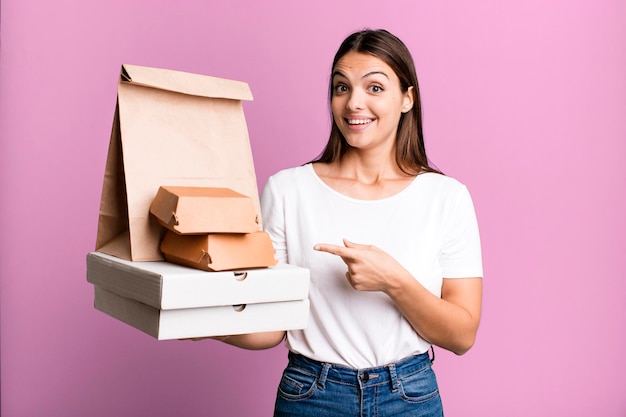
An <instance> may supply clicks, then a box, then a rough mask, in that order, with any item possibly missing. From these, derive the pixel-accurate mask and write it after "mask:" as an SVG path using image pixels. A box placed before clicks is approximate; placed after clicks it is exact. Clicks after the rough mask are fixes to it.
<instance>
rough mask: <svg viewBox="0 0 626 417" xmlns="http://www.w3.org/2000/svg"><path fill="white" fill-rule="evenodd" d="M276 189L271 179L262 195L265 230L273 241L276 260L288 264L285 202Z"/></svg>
mask: <svg viewBox="0 0 626 417" xmlns="http://www.w3.org/2000/svg"><path fill="white" fill-rule="evenodd" d="M274 187H275V185H274V179H273V178H272V177H270V178H269V179H268V180H267V183H266V184H265V187H264V188H263V192H262V193H261V217H262V219H263V230H264V231H265V232H266V233H267V234H269V236H270V238H271V240H272V244H273V245H274V254H275V256H276V259H278V261H279V262H284V263H287V261H288V256H287V242H286V238H285V215H284V208H283V201H282V199H280V198H279V197H278V195H277V193H276V190H275V189H274Z"/></svg>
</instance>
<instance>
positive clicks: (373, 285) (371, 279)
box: [314, 239, 408, 292]
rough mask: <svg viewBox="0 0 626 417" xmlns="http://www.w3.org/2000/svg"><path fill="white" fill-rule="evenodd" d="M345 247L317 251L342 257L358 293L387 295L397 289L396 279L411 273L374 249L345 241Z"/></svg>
mask: <svg viewBox="0 0 626 417" xmlns="http://www.w3.org/2000/svg"><path fill="white" fill-rule="evenodd" d="M343 243H344V245H345V246H339V245H331V244H327V243H320V244H317V245H315V246H314V249H315V250H317V251H321V252H327V253H330V254H333V255H336V256H339V257H341V259H342V260H343V261H344V262H345V264H346V266H347V267H348V272H346V278H347V279H348V282H350V285H352V287H353V288H354V289H355V290H358V291H383V292H387V291H388V290H389V289H390V288H392V287H395V286H397V282H396V279H397V278H398V277H401V276H403V275H404V274H407V273H408V272H407V271H406V270H405V269H404V268H403V267H402V265H400V264H399V263H398V261H396V260H395V259H394V258H393V257H392V256H391V255H389V254H388V253H387V252H385V251H383V250H382V249H380V248H378V247H376V246H373V245H362V244H358V243H353V242H350V241H349V240H347V239H344V240H343Z"/></svg>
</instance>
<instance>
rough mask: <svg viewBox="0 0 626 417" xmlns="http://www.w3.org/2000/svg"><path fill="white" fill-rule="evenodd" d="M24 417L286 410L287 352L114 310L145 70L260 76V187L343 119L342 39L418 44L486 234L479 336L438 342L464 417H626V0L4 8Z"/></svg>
mask: <svg viewBox="0 0 626 417" xmlns="http://www.w3.org/2000/svg"><path fill="white" fill-rule="evenodd" d="M1 19H2V20H1V26H0V27H1V33H0V35H1V44H0V48H1V49H0V58H1V65H2V66H1V71H0V81H1V84H0V92H1V96H0V97H1V98H0V105H1V116H0V134H1V143H0V146H1V148H0V186H1V188H0V190H1V194H0V198H1V202H0V305H1V311H0V319H1V323H0V325H1V326H0V328H1V339H0V341H1V346H0V348H1V350H0V352H1V386H2V391H1V401H2V410H1V412H2V416H4V417H21V416H30V417H37V416H64V417H67V416H92V417H100V416H103V417H104V416H113V415H115V416H147V415H150V416H173V415H179V416H186V417H194V416H251V417H256V416H267V415H270V414H271V410H272V405H273V400H274V395H275V389H276V385H277V383H278V379H279V377H280V373H281V371H282V368H283V366H284V364H285V362H286V352H285V350H284V348H283V347H280V348H276V349H273V350H269V351H262V352H249V351H243V350H237V349H235V348H232V347H229V346H225V345H221V344H219V343H217V342H212V341H207V342H197V343H194V342H180V341H163V342H157V341H156V340H154V339H152V338H151V337H149V336H146V335H144V334H143V333H140V332H139V331H136V330H134V329H132V328H130V327H128V326H126V325H123V324H121V323H119V322H117V321H115V320H113V319H111V318H109V317H107V316H105V315H103V314H101V313H99V312H97V311H95V310H94V309H93V306H92V305H93V293H92V286H91V285H89V284H88V283H87V282H86V279H85V255H86V253H87V252H89V251H91V250H93V248H94V243H95V237H96V224H97V217H98V207H99V199H100V192H101V187H102V179H103V172H104V164H105V157H106V151H107V146H108V141H109V134H110V129H111V122H112V118H113V111H114V107H115V98H116V83H117V77H118V73H119V68H120V65H121V64H122V63H131V64H137V65H148V66H156V67H163V68H172V69H178V70H184V71H190V72H197V73H202V74H206V75H214V76H220V77H226V78H232V79H237V80H243V81H246V82H248V83H249V84H250V87H251V89H252V92H253V94H254V96H255V101H253V102H251V103H246V104H245V107H244V108H245V111H246V117H247V121H248V125H249V130H250V136H251V142H252V147H253V152H254V158H255V164H256V168H257V175H258V181H259V186H263V184H264V183H265V180H266V179H267V176H268V175H270V174H271V173H273V172H275V171H277V170H279V169H281V168H284V167H288V166H292V165H296V164H301V163H303V162H305V161H308V160H310V159H311V158H313V157H314V156H315V155H317V153H318V152H319V151H320V150H321V148H322V146H323V144H324V143H325V140H326V137H327V132H328V114H327V103H326V83H327V77H328V72H329V65H330V61H331V59H332V55H333V54H334V52H335V50H336V48H337V46H338V45H339V43H340V41H341V40H342V39H343V38H344V37H345V36H346V35H347V34H348V33H350V32H351V31H353V30H355V29H359V28H361V27H365V26H369V27H385V28H388V29H389V30H391V31H392V32H394V33H396V34H397V35H398V36H400V37H401V38H402V39H403V40H404V41H405V42H406V43H407V45H408V46H409V48H410V49H411V50H412V52H413V54H414V57H415V60H416V63H417V67H418V74H419V77H420V82H421V88H422V94H423V95H422V98H423V101H424V109H425V110H424V114H425V121H426V122H425V123H426V124H425V131H426V141H427V147H428V149H429V152H430V157H431V158H432V159H433V160H434V161H435V163H436V164H437V165H438V166H439V168H441V169H442V170H444V171H445V172H446V173H448V174H449V175H451V176H454V177H456V178H458V179H460V180H461V181H463V182H464V183H466V184H467V185H468V186H469V187H470V190H471V192H472V195H473V197H474V200H475V205H476V208H477V211H478V216H479V222H480V226H481V232H482V240H483V246H484V265H485V276H486V279H485V298H484V319H483V322H482V325H481V329H480V332H479V338H478V342H477V344H476V346H475V347H474V349H473V350H471V351H470V352H469V353H468V354H466V355H465V356H462V357H456V356H454V355H452V354H449V353H446V352H444V351H442V350H438V351H437V360H436V362H435V368H436V370H437V372H438V374H439V379H440V384H441V388H442V392H443V400H444V404H445V407H446V412H447V414H446V415H447V416H452V417H454V416H458V417H465V416H478V415H480V416H487V417H489V416H493V417H496V416H497V417H501V416H509V417H514V416H591V415H596V416H609V417H618V416H620V417H623V416H626V397H625V396H624V375H625V374H626V359H625V355H624V353H623V347H624V345H625V343H626V334H625V331H626V302H625V301H624V297H625V296H626V280H625V279H624V277H625V274H624V271H625V266H626V262H625V260H624V259H625V256H624V253H623V252H624V250H625V249H626V237H625V236H626V233H625V232H626V227H625V225H626V224H625V220H624V219H625V213H626V196H625V193H624V188H625V187H624V180H625V179H626V176H625V174H626V168H625V165H624V163H623V162H622V160H623V158H624V155H625V154H626V145H625V143H626V122H625V120H626V117H625V116H624V115H625V114H626V76H625V74H626V3H624V2H622V1H617V0H615V1H610V0H587V1H583V0H558V1H543V0H541V1H540V0H525V1H508V2H503V1H500V0H485V1H470V0H461V1H450V0H444V1H425V0H418V1H416V0H411V1H386V2H380V1H372V0H363V1H360V2H356V1H355V2H340V1H330V0H320V1H315V2H298V1H292V0H290V1H287V0H284V1H275V2H268V1H253V0H228V1H226V0H219V1H208V0H185V1H166V0H149V1H148V0H108V1H79V0H74V1H72V0H62V1H36V0H2V3H1Z"/></svg>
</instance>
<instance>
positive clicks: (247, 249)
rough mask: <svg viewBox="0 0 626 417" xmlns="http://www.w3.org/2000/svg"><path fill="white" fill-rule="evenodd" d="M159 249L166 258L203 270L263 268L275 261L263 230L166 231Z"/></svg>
mask: <svg viewBox="0 0 626 417" xmlns="http://www.w3.org/2000/svg"><path fill="white" fill-rule="evenodd" d="M161 251H163V254H164V255H165V259H166V260H167V261H168V262H171V263H176V264H180V265H185V266H190V267H192V268H196V269H202V270H205V271H228V270H235V269H245V268H265V267H269V266H274V265H276V264H277V263H278V261H277V260H276V259H275V258H274V247H273V245H272V240H271V239H270V236H269V235H268V234H267V233H266V232H255V233H243V234H242V233H213V234H207V235H179V234H177V233H174V232H172V231H168V232H167V233H166V235H165V238H163V242H161Z"/></svg>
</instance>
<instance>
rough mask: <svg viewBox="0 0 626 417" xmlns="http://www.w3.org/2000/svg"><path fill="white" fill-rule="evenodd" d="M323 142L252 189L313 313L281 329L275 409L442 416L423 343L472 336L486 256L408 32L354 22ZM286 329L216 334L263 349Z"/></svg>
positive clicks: (468, 341) (451, 343)
mask: <svg viewBox="0 0 626 417" xmlns="http://www.w3.org/2000/svg"><path fill="white" fill-rule="evenodd" d="M330 104H331V110H332V117H333V125H332V130H331V133H330V139H329V141H328V144H327V146H326V148H325V150H324V152H323V153H322V155H321V156H320V157H319V158H318V159H317V160H315V161H313V162H311V163H309V164H306V165H304V166H300V167H296V168H291V169H287V170H284V171H281V172H279V173H277V174H275V175H274V176H272V177H271V178H270V179H269V180H268V182H267V185H266V187H265V189H264V191H263V194H262V198H261V203H262V213H263V220H264V225H265V230H266V231H267V232H268V233H269V234H270V235H271V237H272V240H273V243H274V247H275V249H276V256H277V257H278V258H279V260H280V261H282V262H287V263H291V264H295V265H299V266H302V267H306V268H309V269H310V271H311V289H310V294H309V300H310V303H311V314H310V322H309V325H308V327H307V328H306V329H304V330H297V331H289V332H287V333H286V344H287V347H288V348H289V364H288V366H287V368H286V369H285V371H284V374H283V377H282V380H281V382H280V386H279V388H278V395H277V399H276V409H275V415H276V416H292V417H293V416H316V417H320V416H324V417H331V416H341V417H350V416H374V415H380V416H392V415H393V416H439V415H442V406H441V400H440V396H439V390H438V387H437V382H436V379H435V375H434V373H433V371H432V369H431V359H430V357H429V354H428V351H429V349H430V347H431V345H436V346H440V347H442V348H444V349H448V350H450V351H452V352H454V353H456V354H459V355H460V354H463V353H465V352H466V351H467V350H468V349H470V347H471V346H472V345H473V343H474V340H475V337H476V332H477V329H478V324H479V321H480V313H481V294H482V261H481V251H480V239H479V233H478V227H477V222H476V216H475V214H474V208H473V204H472V201H471V198H470V195H469V193H468V191H467V189H466V187H465V186H464V185H462V184H461V183H459V182H458V181H456V180H454V179H452V178H450V177H447V176H444V175H443V174H441V173H439V172H438V171H437V170H436V169H434V168H432V167H430V166H429V163H428V159H427V157H426V152H425V147H424V141H423V137H422V120H421V107H420V96H419V88H418V83H417V76H416V74H415V68H414V64H413V60H412V58H411V55H410V53H409V51H408V50H407V48H406V46H405V45H404V44H403V43H402V42H401V41H400V40H399V39H398V38H397V37H395V36H394V35H392V34H390V33H389V32H387V31H384V30H364V31H359V32H356V33H354V34H352V35H350V36H349V37H348V38H346V39H345V41H344V42H343V43H342V45H341V46H340V48H339V50H338V51H337V54H336V56H335V59H334V61H333V66H332V74H331V80H330ZM283 338H285V333H284V332H271V333H263V334H250V335H238V336H229V337H224V338H220V339H221V340H223V341H225V342H226V343H230V344H233V345H236V346H240V347H244V348H249V349H261V348H268V347H272V346H275V345H277V344H279V343H280V342H281V341H282V340H283Z"/></svg>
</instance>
